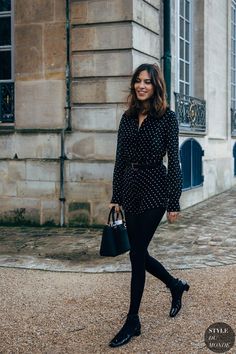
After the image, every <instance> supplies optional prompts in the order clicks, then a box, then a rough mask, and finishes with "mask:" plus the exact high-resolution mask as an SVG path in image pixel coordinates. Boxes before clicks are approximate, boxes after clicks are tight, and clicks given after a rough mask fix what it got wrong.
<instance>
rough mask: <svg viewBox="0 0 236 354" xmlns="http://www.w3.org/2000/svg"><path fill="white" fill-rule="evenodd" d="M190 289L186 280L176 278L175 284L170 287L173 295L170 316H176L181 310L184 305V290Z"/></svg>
mask: <svg viewBox="0 0 236 354" xmlns="http://www.w3.org/2000/svg"><path fill="white" fill-rule="evenodd" d="M188 290H189V285H188V284H187V283H186V281H184V280H181V279H176V281H175V282H174V284H173V286H171V287H170V292H171V295H172V302H171V309H170V317H175V316H176V315H177V313H178V312H179V311H180V309H181V306H182V296H183V292H184V291H188Z"/></svg>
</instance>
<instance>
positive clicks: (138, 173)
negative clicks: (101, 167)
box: [111, 109, 182, 214]
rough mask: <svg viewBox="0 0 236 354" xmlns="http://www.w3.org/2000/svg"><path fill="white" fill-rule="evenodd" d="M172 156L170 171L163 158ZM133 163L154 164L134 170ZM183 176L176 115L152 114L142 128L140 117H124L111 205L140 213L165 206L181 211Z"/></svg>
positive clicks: (120, 127)
mask: <svg viewBox="0 0 236 354" xmlns="http://www.w3.org/2000/svg"><path fill="white" fill-rule="evenodd" d="M166 153H167V157H168V165H167V169H166V167H165V165H164V164H163V157H164V156H165V155H166ZM131 162H134V163H139V164H141V165H143V164H144V165H150V164H151V165H153V164H154V167H152V168H148V169H134V168H132V166H131V165H130V163H131ZM181 191H182V174H181V169H180V164H179V129H178V122H177V119H176V115H175V113H174V112H173V111H171V110H170V109H167V110H166V112H165V114H164V115H163V116H162V117H161V118H157V116H156V115H154V114H148V116H147V118H146V119H145V120H144V121H143V123H142V125H141V126H140V128H139V126H138V116H137V115H136V116H128V115H127V114H126V113H124V114H123V116H122V118H121V121H120V126H119V130H118V139H117V149H116V161H115V167H114V174H113V195H112V200H111V203H117V204H119V205H122V207H123V209H124V211H126V212H131V213H134V214H139V213H142V212H144V211H145V210H147V209H152V208H157V207H159V206H163V207H165V208H166V209H167V211H179V210H180V206H179V199H180V195H181Z"/></svg>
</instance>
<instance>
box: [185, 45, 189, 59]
mask: <svg viewBox="0 0 236 354" xmlns="http://www.w3.org/2000/svg"><path fill="white" fill-rule="evenodd" d="M185 60H186V61H189V44H188V43H185Z"/></svg>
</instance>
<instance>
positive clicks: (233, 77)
mask: <svg viewBox="0 0 236 354" xmlns="http://www.w3.org/2000/svg"><path fill="white" fill-rule="evenodd" d="M231 82H232V83H233V84H235V71H234V70H233V69H231Z"/></svg>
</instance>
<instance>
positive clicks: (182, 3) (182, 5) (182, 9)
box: [179, 0, 185, 17]
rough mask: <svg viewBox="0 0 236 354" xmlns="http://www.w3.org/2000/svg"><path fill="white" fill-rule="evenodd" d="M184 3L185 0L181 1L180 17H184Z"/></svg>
mask: <svg viewBox="0 0 236 354" xmlns="http://www.w3.org/2000/svg"><path fill="white" fill-rule="evenodd" d="M184 1H185V0H180V4H179V12H180V15H181V16H183V17H184Z"/></svg>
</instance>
